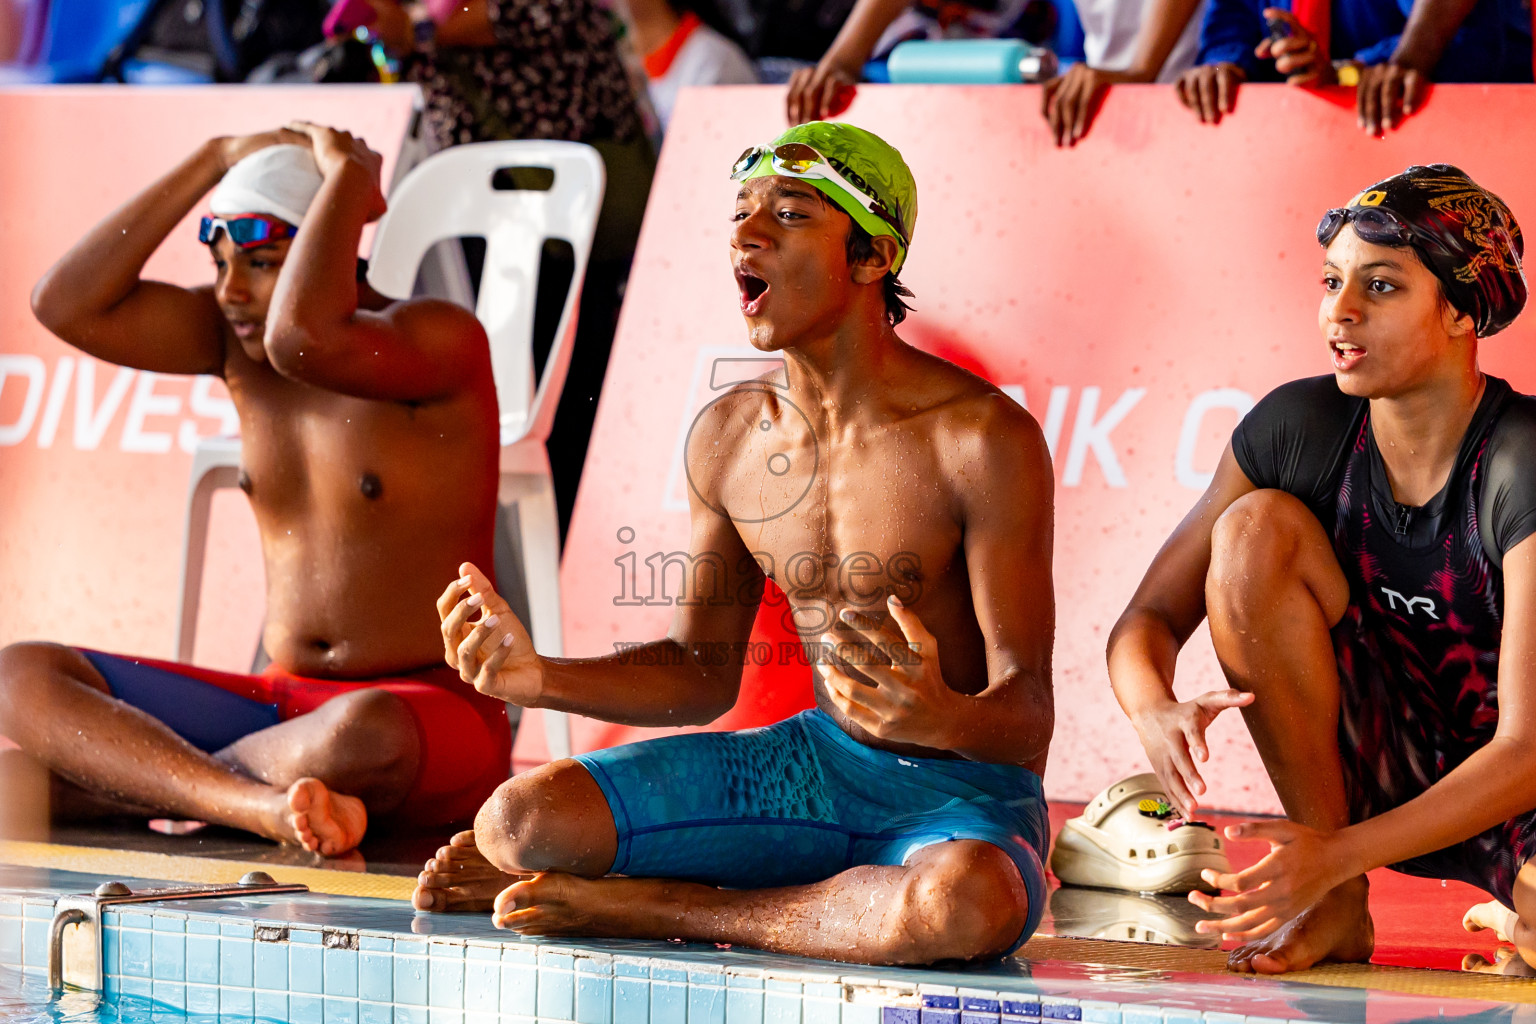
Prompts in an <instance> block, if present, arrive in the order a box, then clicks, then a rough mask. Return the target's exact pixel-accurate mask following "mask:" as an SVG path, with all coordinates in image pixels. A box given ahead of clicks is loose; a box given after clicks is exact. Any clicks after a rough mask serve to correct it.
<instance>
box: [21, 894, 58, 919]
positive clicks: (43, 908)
mask: <svg viewBox="0 0 1536 1024" xmlns="http://www.w3.org/2000/svg"><path fill="white" fill-rule="evenodd" d="M53 904H54V901H53V900H52V899H48V898H40V897H33V898H30V899H24V900H22V901H21V916H22V917H24V918H28V919H30V920H33V921H52V920H53Z"/></svg>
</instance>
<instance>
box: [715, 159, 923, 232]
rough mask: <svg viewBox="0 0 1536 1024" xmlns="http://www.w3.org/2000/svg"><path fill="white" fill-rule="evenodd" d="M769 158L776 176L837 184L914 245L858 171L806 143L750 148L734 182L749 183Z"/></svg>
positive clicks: (736, 167)
mask: <svg viewBox="0 0 1536 1024" xmlns="http://www.w3.org/2000/svg"><path fill="white" fill-rule="evenodd" d="M765 156H766V157H768V158H769V161H770V164H771V166H772V167H773V170H774V173H776V174H782V175H785V176H786V177H790V178H820V179H822V180H823V181H827V182H830V183H832V184H833V185H836V186H837V187H838V188H839V189H841V190H842V191H843V192H844V193H846V194H847V195H849V196H851V197H852V198H853V199H854V201H856V202H857V203H858V204H859V205H860V206H862V207H864V209H865V210H867V211H869V212H870V213H871V214H873V215H874V216H876V217H878V218H880V220H882V221H884V222H885V223H886V224H887V225H888V226H889V227H890V229H891V230H892V231H894V232H896V237H897V238H899V239H901V244H902V245H906V246H910V245H911V244H912V241H911V239H909V238H908V237H907V233H906V232H905V231H904V230H902V227H901V221H899V220H897V219H896V217H895V215H893V214H892V213H891V211H890V210H888V209H886V206H885V203H883V202H881V201H880V199H879V197H878V196H876V195H875V190H874V189H872V188H871V187H870V186H869V183H868V182H866V181H865V180H864V179H863V178H862V177H861V176H860V175H859V173H858V172H857V171H855V170H853V169H852V168H850V167H849V166H848V165H847V164H844V163H842V162H841V161H838V162H836V163H834V162H833V160H832V159H831V158H830V157H826V156H823V155H822V154H821V153H819V152H818V151H817V150H816V149H815V148H814V147H812V146H807V145H806V144H805V143H803V142H786V143H784V144H783V145H782V146H775V147H773V148H772V149H769V148H768V147H767V146H752V147H749V148H748V149H747V150H746V151H744V152H743V153H742V154H741V156H739V157H737V158H736V163H735V164H733V165H732V166H731V180H733V181H744V180H746V178H748V177H749V176H750V175H751V174H752V170H753V169H754V168H755V167H757V165H758V163H759V161H761V160H762V159H763V157H765Z"/></svg>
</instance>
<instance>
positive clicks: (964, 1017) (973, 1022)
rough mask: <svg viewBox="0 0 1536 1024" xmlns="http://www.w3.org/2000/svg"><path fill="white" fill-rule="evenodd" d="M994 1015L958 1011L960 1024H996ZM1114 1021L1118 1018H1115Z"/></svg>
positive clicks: (998, 1019) (996, 1018)
mask: <svg viewBox="0 0 1536 1024" xmlns="http://www.w3.org/2000/svg"><path fill="white" fill-rule="evenodd" d="M1001 1019H1002V1018H1000V1017H999V1016H998V1015H997V1014H995V1013H973V1012H970V1011H967V1010H961V1011H960V1024H998V1022H999V1021H1000V1020H1001ZM1115 1020H1116V1021H1119V1020H1120V1018H1119V1017H1118V1016H1117V1017H1115Z"/></svg>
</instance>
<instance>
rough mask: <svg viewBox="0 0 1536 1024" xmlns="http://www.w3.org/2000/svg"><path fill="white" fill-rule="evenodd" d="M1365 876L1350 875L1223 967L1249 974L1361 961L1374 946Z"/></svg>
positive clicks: (1239, 949)
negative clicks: (1326, 962)
mask: <svg viewBox="0 0 1536 1024" xmlns="http://www.w3.org/2000/svg"><path fill="white" fill-rule="evenodd" d="M1368 892H1369V888H1368V886H1367V883H1366V880H1365V879H1364V878H1363V877H1361V878H1353V879H1350V880H1349V881H1348V882H1345V883H1344V884H1343V885H1340V886H1339V887H1338V888H1336V889H1334V890H1333V891H1332V892H1330V893H1329V894H1328V895H1326V896H1324V897H1323V898H1322V899H1320V900H1318V901H1317V902H1316V903H1315V904H1313V905H1312V906H1310V907H1308V908H1307V909H1306V910H1304V911H1302V913H1301V914H1299V915H1297V916H1296V917H1295V918H1293V919H1292V920H1290V921H1287V922H1286V923H1285V924H1284V925H1282V926H1281V927H1280V929H1279V930H1278V931H1275V932H1273V933H1272V934H1269V935H1266V936H1265V937H1264V938H1262V939H1259V940H1258V941H1257V942H1250V943H1248V944H1247V945H1243V946H1239V947H1237V948H1236V949H1234V950H1233V951H1232V952H1231V953H1230V954H1229V955H1228V956H1227V967H1228V968H1230V969H1231V970H1234V971H1240V972H1242V973H1253V974H1284V973H1285V972H1287V971H1304V970H1306V969H1307V968H1308V967H1311V966H1312V965H1313V964H1316V963H1321V962H1323V961H1325V960H1331V961H1342V962H1345V963H1363V962H1365V961H1366V960H1369V959H1370V958H1371V953H1372V951H1373V950H1375V948H1376V929H1375V926H1374V925H1373V924H1372V922H1371V912H1370V907H1369V904H1368V902H1367V894H1368Z"/></svg>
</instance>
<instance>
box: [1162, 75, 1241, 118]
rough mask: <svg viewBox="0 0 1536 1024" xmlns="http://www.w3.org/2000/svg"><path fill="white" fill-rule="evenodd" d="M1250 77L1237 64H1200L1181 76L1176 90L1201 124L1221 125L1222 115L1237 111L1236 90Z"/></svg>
mask: <svg viewBox="0 0 1536 1024" xmlns="http://www.w3.org/2000/svg"><path fill="white" fill-rule="evenodd" d="M1247 77H1248V76H1247V75H1245V74H1243V69H1242V68H1240V67H1238V66H1237V65H1236V64H1201V65H1199V66H1198V67H1193V68H1190V69H1189V70H1188V71H1186V72H1184V74H1182V75H1180V76H1179V81H1178V83H1177V84H1176V85H1175V86H1174V88H1175V89H1176V90H1177V91H1178V94H1179V102H1180V103H1183V104H1184V105H1185V106H1186V107H1188V108H1189V109H1190V110H1193V111H1194V112H1195V114H1196V115H1198V116H1199V118H1200V123H1202V124H1220V123H1221V116H1222V115H1223V114H1230V113H1232V111H1233V110H1235V109H1236V108H1237V87H1238V86H1239V85H1240V84H1242V83H1243V82H1244V81H1246V80H1247Z"/></svg>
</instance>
